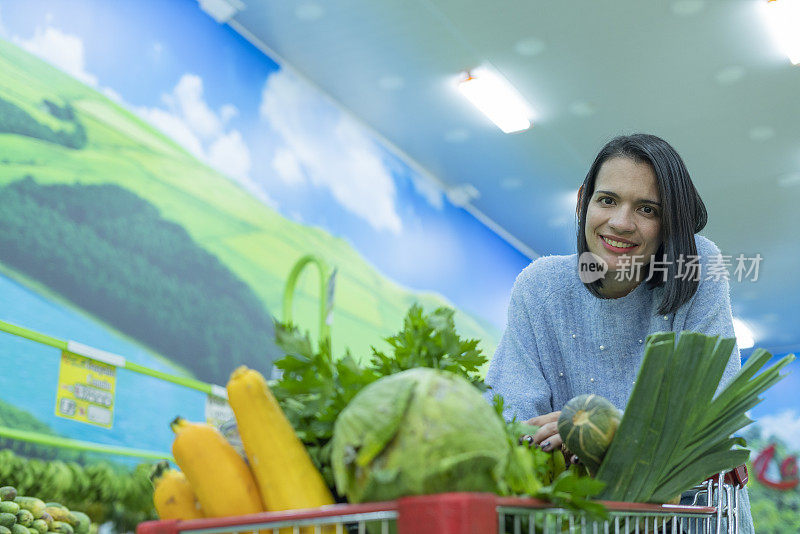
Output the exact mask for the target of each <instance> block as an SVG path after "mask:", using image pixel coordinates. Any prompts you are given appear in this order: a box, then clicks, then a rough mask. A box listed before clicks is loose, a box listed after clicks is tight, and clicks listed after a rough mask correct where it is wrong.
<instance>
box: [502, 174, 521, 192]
mask: <svg viewBox="0 0 800 534" xmlns="http://www.w3.org/2000/svg"><path fill="white" fill-rule="evenodd" d="M500 187H502V188H503V189H506V190H508V191H511V190H512V189H519V188H520V187H522V178H518V177H516V176H511V177H509V178H503V180H502V181H501V182H500Z"/></svg>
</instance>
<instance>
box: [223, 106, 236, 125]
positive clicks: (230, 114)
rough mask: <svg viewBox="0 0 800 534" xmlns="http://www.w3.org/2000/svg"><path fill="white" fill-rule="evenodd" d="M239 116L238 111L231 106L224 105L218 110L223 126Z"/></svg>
mask: <svg viewBox="0 0 800 534" xmlns="http://www.w3.org/2000/svg"><path fill="white" fill-rule="evenodd" d="M238 115H239V109H238V108H237V107H236V106H234V105H233V104H225V105H224V106H222V107H221V108H219V117H220V120H222V123H223V124H228V121H230V120H231V119H232V118H234V117H237V116H238Z"/></svg>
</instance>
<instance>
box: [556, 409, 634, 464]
mask: <svg viewBox="0 0 800 534" xmlns="http://www.w3.org/2000/svg"><path fill="white" fill-rule="evenodd" d="M621 418H622V414H621V413H620V411H619V410H618V409H617V408H616V407H615V406H614V405H613V404H611V402H610V401H609V400H608V399H606V398H605V397H601V396H600V395H594V394H592V395H578V396H577V397H574V398H573V399H571V400H570V401H569V402H567V404H566V405H564V408H563V409H562V410H561V415H560V416H559V418H558V433H559V434H560V435H561V439H562V440H563V441H564V443H565V444H566V445H567V448H568V449H569V450H570V451H572V452H573V453H574V454H576V455H577V456H578V458H580V459H581V462H583V464H584V465H585V466H586V467H587V468H588V469H589V472H590V473H591V474H592V475H594V474H595V473H597V470H598V469H599V468H600V463H601V462H602V461H603V456H605V454H606V451H607V450H608V447H609V445H611V440H612V439H614V434H615V433H616V431H617V427H619V422H620V419H621Z"/></svg>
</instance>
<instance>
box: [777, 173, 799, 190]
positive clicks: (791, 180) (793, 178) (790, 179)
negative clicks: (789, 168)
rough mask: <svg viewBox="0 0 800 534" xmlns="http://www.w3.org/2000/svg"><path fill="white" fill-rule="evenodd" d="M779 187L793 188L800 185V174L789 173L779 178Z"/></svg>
mask: <svg viewBox="0 0 800 534" xmlns="http://www.w3.org/2000/svg"><path fill="white" fill-rule="evenodd" d="M778 185H779V186H781V187H793V186H796V185H800V172H788V173H786V174H781V175H780V176H778Z"/></svg>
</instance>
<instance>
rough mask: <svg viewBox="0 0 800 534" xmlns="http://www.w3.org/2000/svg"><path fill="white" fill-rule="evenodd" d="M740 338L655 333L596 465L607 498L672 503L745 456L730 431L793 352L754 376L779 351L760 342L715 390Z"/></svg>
mask: <svg viewBox="0 0 800 534" xmlns="http://www.w3.org/2000/svg"><path fill="white" fill-rule="evenodd" d="M734 343H735V340H734V339H732V338H728V339H719V337H718V336H705V335H703V334H699V333H696V332H682V333H681V334H680V336H679V338H678V340H677V344H676V339H675V333H674V332H662V333H657V334H653V335H651V336H648V338H647V346H646V347H645V354H644V361H643V362H642V366H641V368H640V369H639V374H638V377H637V378H636V385H635V386H634V389H633V392H632V393H631V396H630V399H629V400H628V405H627V408H626V410H625V413H624V415H623V417H622V421H621V422H620V425H619V429H618V430H617V433H616V435H615V437H614V440H613V441H612V442H611V446H610V447H609V449H608V452H607V453H606V456H605V458H604V459H603V462H602V464H601V465H600V469H599V471H598V472H597V479H598V480H600V481H603V482H606V483H607V486H606V488H605V490H604V491H603V492H602V493H601V498H603V499H608V500H615V501H629V502H655V503H662V502H667V501H668V500H670V499H671V498H673V497H675V496H676V495H680V494H681V493H682V492H683V491H686V490H688V489H690V488H692V487H693V486H694V485H695V484H697V483H699V482H701V481H702V480H704V479H705V478H707V477H709V476H711V475H713V474H715V473H718V472H720V471H725V470H728V469H732V468H734V467H736V466H738V465H741V464H743V463H745V461H746V460H747V458H748V456H749V452H750V451H748V450H746V449H735V448H734V445H737V444H738V443H739V442H740V441H739V440H738V439H737V438H734V437H732V436H731V435H732V434H733V433H734V432H736V431H737V430H739V429H741V428H743V427H745V426H747V425H748V424H750V423H751V422H752V421H751V420H750V419H749V418H748V417H747V416H746V415H745V412H746V411H747V410H749V409H751V408H753V407H754V406H755V405H756V404H758V403H759V402H760V399H759V398H758V396H759V395H760V394H761V393H763V392H764V391H766V390H767V389H768V388H769V387H770V386H772V385H773V384H774V383H776V382H777V381H778V380H780V379H781V378H782V377H781V375H780V374H779V372H780V370H781V369H782V368H783V367H785V366H786V365H788V364H789V363H790V362H791V361H792V360H794V355H791V354H790V355H788V356H785V357H784V358H782V359H781V360H779V361H778V362H777V363H775V364H774V365H772V366H771V367H769V368H768V369H766V370H765V371H764V372H762V373H761V374H759V375H758V376H755V375H756V373H757V372H758V371H759V370H760V369H761V368H762V367H764V365H765V364H766V363H767V362H768V361H769V359H770V358H771V357H772V355H771V354H770V353H768V352H767V351H765V350H763V349H757V350H756V351H755V352H753V354H752V355H751V356H750V358H749V359H748V360H747V362H746V363H745V365H744V366H743V367H742V369H741V371H740V372H739V373H738V374H737V375H736V376H735V377H734V379H733V380H732V381H731V382H730V383H729V384H728V385H727V386H726V387H725V388H724V389H723V390H722V391H720V393H719V394H718V395H717V396H716V397H714V392H715V391H716V390H717V387H718V385H719V383H720V380H721V378H722V374H723V372H724V370H725V367H726V365H727V363H728V360H729V359H730V357H731V352H732V351H733V347H734Z"/></svg>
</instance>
